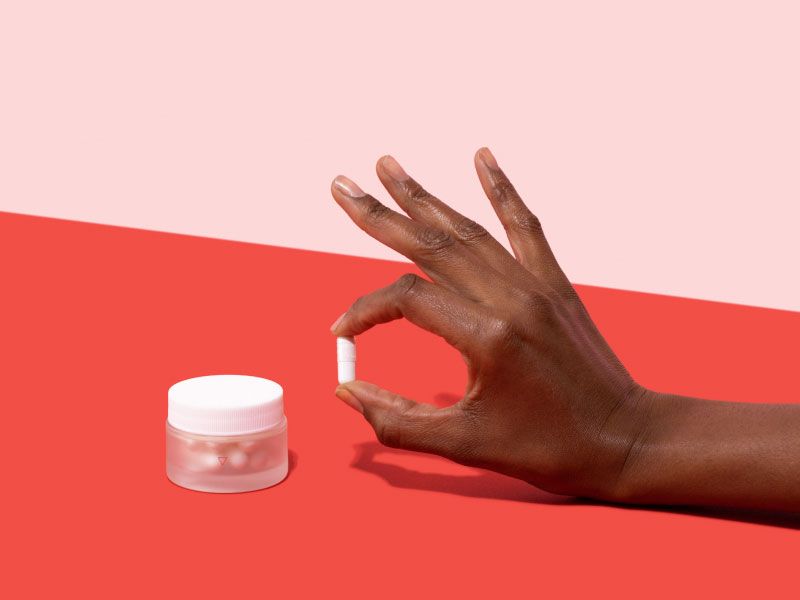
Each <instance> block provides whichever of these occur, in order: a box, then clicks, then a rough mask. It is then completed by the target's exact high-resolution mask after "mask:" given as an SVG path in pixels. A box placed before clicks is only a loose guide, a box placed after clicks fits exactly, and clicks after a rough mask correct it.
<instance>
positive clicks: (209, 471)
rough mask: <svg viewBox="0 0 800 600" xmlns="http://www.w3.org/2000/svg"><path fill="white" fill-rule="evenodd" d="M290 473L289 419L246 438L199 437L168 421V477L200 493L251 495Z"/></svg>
mask: <svg viewBox="0 0 800 600" xmlns="http://www.w3.org/2000/svg"><path fill="white" fill-rule="evenodd" d="M288 472H289V450H288V444H287V423H286V418H285V417H284V419H283V420H282V421H281V422H280V423H279V424H278V425H276V426H275V427H271V428H270V429H267V430H264V431H259V432H257V433H250V434H246V435H228V436H222V435H200V434H196V433H189V432H187V431H183V430H181V429H176V428H175V427H173V426H172V425H170V424H169V422H167V477H168V478H169V479H170V481H172V482H173V483H176V484H177V485H179V486H181V487H185V488H188V489H190V490H197V491H200V492H216V493H235V492H251V491H254V490H260V489H263V488H266V487H270V486H272V485H275V484H276V483H279V482H281V481H283V479H284V478H285V477H286V474H287V473H288Z"/></svg>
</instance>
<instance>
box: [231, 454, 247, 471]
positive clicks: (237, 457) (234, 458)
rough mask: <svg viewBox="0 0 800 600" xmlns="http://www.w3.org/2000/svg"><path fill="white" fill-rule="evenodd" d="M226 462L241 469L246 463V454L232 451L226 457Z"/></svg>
mask: <svg viewBox="0 0 800 600" xmlns="http://www.w3.org/2000/svg"><path fill="white" fill-rule="evenodd" d="M228 462H229V463H230V464H231V466H232V467H233V468H234V469H241V468H243V467H244V466H245V465H246V464H247V455H246V454H245V453H244V452H234V453H233V454H231V455H230V456H229V457H228Z"/></svg>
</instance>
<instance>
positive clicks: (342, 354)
mask: <svg viewBox="0 0 800 600" xmlns="http://www.w3.org/2000/svg"><path fill="white" fill-rule="evenodd" d="M336 361H337V363H338V365H339V383H347V382H348V381H353V380H355V378H356V340H355V338H354V337H352V336H348V337H337V338H336Z"/></svg>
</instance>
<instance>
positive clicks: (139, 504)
mask: <svg viewBox="0 0 800 600" xmlns="http://www.w3.org/2000/svg"><path fill="white" fill-rule="evenodd" d="M342 235H361V233H360V232H358V231H357V230H352V231H343V232H342ZM676 268H678V267H677V266H676ZM408 270H410V267H409V265H406V264H402V263H394V262H388V261H378V260H370V259H361V258H353V257H346V256H339V255H330V254H324V253H316V252H307V251H299V250H288V249H283V248H275V247H269V246H259V245H252V244H245V243H237V242H229V241H220V240H210V239H203V238H195V237H189V236H180V235H174V234H164V233H154V232H147V231H140V230H133V229H125V228H117V227H110V226H100V225H90V224H83V223H74V222H68V221H59V220H55V219H45V218H37V217H26V216H19V215H12V214H2V213H0V276H1V277H2V280H1V281H2V305H1V306H2V311H0V340H1V341H2V343H0V365H2V366H1V367H0V369H1V371H0V373H1V374H2V377H1V378H0V391H1V392H2V396H1V397H2V402H3V407H2V418H3V423H4V425H5V426H4V427H3V437H4V443H3V448H4V456H3V468H4V476H3V482H4V485H3V497H4V498H3V499H4V502H3V505H4V507H5V508H4V509H3V511H2V515H3V517H2V518H3V529H2V531H3V534H2V538H3V541H2V552H3V554H4V558H3V563H2V565H3V573H4V574H3V576H2V578H0V594H2V597H4V598H18V597H41V598H96V597H97V598H120V597H136V598H144V597H149V596H153V595H157V596H158V597H166V598H168V597H174V598H221V597H225V598H232V597H236V595H237V594H240V595H241V596H240V597H253V596H256V597H276V598H283V597H304V598H306V597H307V598H328V597H348V598H360V597H370V598H373V597H377V598H395V597H413V596H419V597H429V596H430V597H434V596H435V597H440V598H451V597H456V598H459V597H477V596H487V595H489V594H491V595H492V597H499V598H505V597H535V596H541V597H565V596H572V595H579V596H581V597H589V596H592V597H595V596H601V597H602V596H605V595H613V596H615V597H637V598H638V597H676V596H678V595H680V596H682V597H684V596H687V595H688V596H690V597H696V596H701V595H704V596H709V597H732V596H741V597H754V596H759V597H765V596H766V597H778V596H792V597H796V594H797V588H798V584H797V577H796V567H797V563H798V557H800V534H798V531H797V528H798V526H799V524H800V522H798V521H796V520H793V519H791V518H789V517H781V516H778V515H765V514H757V513H740V512H730V511H713V510H680V511H677V510H654V509H645V508H626V507H618V506H611V505H604V504H601V503H592V502H587V501H576V500H573V499H569V498H562V497H559V496H553V495H551V494H548V493H545V492H543V491H540V490H537V489H535V488H533V487H531V486H529V485H527V484H525V483H523V482H520V481H517V480H513V479H510V478H506V477H503V476H500V475H496V474H493V473H489V472H483V471H480V470H476V469H469V468H466V467H462V466H458V465H455V464H451V463H449V462H447V461H445V460H443V459H439V458H435V457H429V456H425V455H418V454H414V453H408V452H400V451H396V450H389V449H385V448H383V447H381V446H380V445H378V444H377V443H376V441H375V439H374V435H373V433H372V431H371V429H370V428H369V427H368V425H367V424H366V423H365V422H364V421H363V420H362V418H361V417H360V415H358V414H357V413H355V412H354V411H352V410H351V409H349V408H347V407H346V406H345V405H343V404H342V403H341V402H340V401H338V400H337V399H336V398H335V397H334V395H333V389H334V387H335V385H336V381H335V379H336V364H335V340H334V338H333V337H332V336H331V335H330V333H329V332H328V327H329V325H330V324H331V322H332V321H333V320H334V319H335V318H336V317H337V316H338V315H339V314H340V313H341V312H342V311H343V310H344V309H346V308H347V306H348V305H349V303H350V302H352V301H353V300H354V299H355V298H356V297H357V296H359V295H361V294H364V293H366V292H368V291H370V290H372V289H374V288H377V287H380V286H383V285H385V284H387V283H389V282H391V281H392V280H394V278H396V277H397V276H399V275H400V274H402V273H403V272H406V271H408ZM709 276H713V274H709ZM775 276H776V277H785V276H789V274H786V273H776V274H775ZM578 291H579V292H580V294H581V296H582V297H583V299H584V301H585V303H586V305H587V307H588V309H589V311H590V312H591V314H592V316H593V317H594V318H595V320H596V322H597V324H598V326H599V327H600V329H601V331H602V332H603V333H604V334H605V335H606V336H607V338H608V340H609V342H610V343H611V345H612V347H613V348H614V349H615V350H616V351H617V353H618V354H619V355H620V357H621V359H622V360H623V362H624V363H625V364H626V365H627V366H628V367H629V369H630V370H631V372H632V374H633V375H634V377H635V378H637V379H638V380H639V381H640V382H641V383H643V384H645V385H647V386H650V387H653V388H655V389H659V390H665V391H666V390H669V391H673V392H677V393H686V394H692V395H699V396H703V397H708V398H716V399H726V400H742V401H770V402H792V401H798V399H799V398H800V395H799V394H798V384H797V366H798V351H797V343H798V340H800V314H798V313H792V312H787V311H777V310H767V309H759V308H750V307H742V306H735V305H726V304H720V303H713V302H701V301H695V300H685V299H678V298H671V297H665V296H656V295H648V294H640V293H634V292H624V291H616V290H609V289H602V288H594V287H585V286H579V287H578ZM212 373H244V374H252V375H259V376H263V377H267V378H270V379H274V380H275V381H278V382H279V383H281V384H282V385H283V386H284V389H285V398H286V410H287V416H288V419H289V447H290V449H291V462H292V468H291V471H290V473H289V476H288V478H287V479H286V480H285V481H284V482H283V483H281V484H279V485H278V486H276V487H274V488H271V489H267V490H262V491H258V492H252V493H248V494H236V495H214V494H205V493H198V492H192V491H188V490H185V489H182V488H180V487H177V486H175V485H174V484H172V483H170V482H169V481H168V480H167V478H166V476H165V473H164V423H165V417H166V405H167V404H166V403H167V388H168V387H169V386H170V385H171V384H173V383H175V382H176V381H178V380H181V379H185V378H187V377H193V376H197V375H204V374H212ZM464 375H465V370H464V367H463V364H462V363H461V360H460V357H459V356H458V353H457V352H455V351H451V350H450V349H449V348H448V347H447V346H446V344H444V342H442V341H441V340H439V339H437V338H434V337H433V336H431V335H428V334H425V333H424V332H420V331H419V330H416V329H415V328H413V326H411V325H409V324H407V323H404V322H403V323H399V322H398V323H393V324H390V325H386V326H383V327H381V328H378V329H376V330H373V331H371V332H369V333H367V334H365V335H363V336H362V337H361V338H360V339H359V377H360V378H362V379H366V380H369V381H373V382H376V383H379V384H381V385H383V386H384V387H387V388H389V389H392V390H394V391H398V392H401V393H403V394H406V395H408V396H410V397H413V398H416V399H419V400H426V401H434V402H438V403H448V402H452V401H453V400H454V399H455V398H457V397H458V396H459V394H460V392H461V391H462V390H463V385H464ZM798 434H799V435H800V432H798Z"/></svg>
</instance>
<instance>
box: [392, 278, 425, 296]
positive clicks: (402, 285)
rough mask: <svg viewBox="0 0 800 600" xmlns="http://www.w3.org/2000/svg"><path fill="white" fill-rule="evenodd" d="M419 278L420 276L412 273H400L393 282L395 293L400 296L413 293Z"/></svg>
mask: <svg viewBox="0 0 800 600" xmlns="http://www.w3.org/2000/svg"><path fill="white" fill-rule="evenodd" d="M419 280H420V277H419V276H417V275H415V274H414V273H406V274H404V275H401V276H400V278H399V279H398V280H397V281H396V282H395V290H396V292H397V294H398V295H399V296H400V297H401V298H404V297H408V296H410V295H411V294H413V293H414V290H415V288H416V286H417V283H418V282H419Z"/></svg>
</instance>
